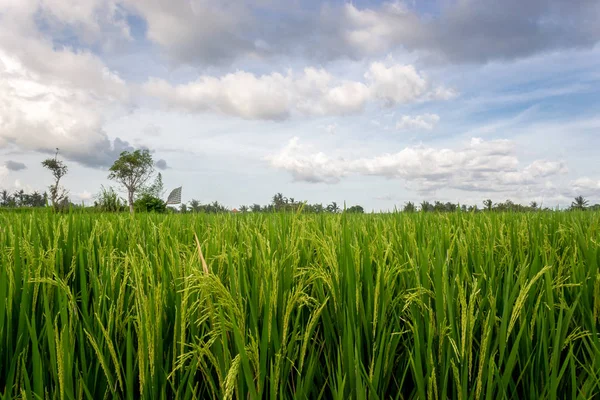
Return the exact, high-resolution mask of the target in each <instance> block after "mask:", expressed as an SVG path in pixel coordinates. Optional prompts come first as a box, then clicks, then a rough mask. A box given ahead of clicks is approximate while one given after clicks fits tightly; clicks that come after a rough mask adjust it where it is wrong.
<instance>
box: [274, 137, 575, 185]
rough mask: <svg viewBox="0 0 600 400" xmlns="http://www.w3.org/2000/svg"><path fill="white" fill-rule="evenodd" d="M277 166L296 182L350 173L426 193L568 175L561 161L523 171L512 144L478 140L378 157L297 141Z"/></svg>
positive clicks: (332, 178) (328, 180) (536, 163)
mask: <svg viewBox="0 0 600 400" xmlns="http://www.w3.org/2000/svg"><path fill="white" fill-rule="evenodd" d="M267 160H268V161H269V162H270V165H271V166H272V167H274V168H277V169H281V170H285V171H287V172H289V173H291V174H292V176H293V178H294V180H297V181H306V182H324V183H337V182H339V181H340V180H341V179H342V178H344V177H347V176H349V175H364V176H381V177H385V178H389V179H402V180H404V181H406V182H409V183H412V184H414V185H415V186H416V188H417V190H419V191H421V192H430V191H434V190H437V189H441V188H454V189H461V190H468V191H510V190H513V189H514V188H515V187H517V186H518V185H524V184H529V185H537V184H539V183H542V182H543V178H547V177H550V176H553V175H557V174H561V173H564V172H566V166H565V165H564V163H562V162H554V161H546V160H536V161H534V162H533V163H531V164H529V165H527V166H526V167H524V168H521V167H520V164H521V163H520V162H519V160H518V158H517V156H516V155H515V149H514V143H513V142H511V141H508V140H491V141H484V140H482V139H479V138H474V139H472V140H471V142H470V143H469V144H468V145H466V146H464V147H463V148H460V149H443V148H442V149H438V148H432V147H424V146H416V147H407V148H405V149H403V150H401V151H399V152H397V153H388V154H383V155H379V156H374V157H364V158H351V159H348V158H344V157H332V156H328V155H326V154H325V153H323V152H314V151H311V150H310V148H308V147H306V146H303V145H301V144H300V142H299V139H298V138H293V139H292V140H291V141H290V142H289V143H288V145H287V146H285V147H284V148H283V149H281V151H280V152H278V153H276V154H273V155H271V156H269V157H268V158H267Z"/></svg>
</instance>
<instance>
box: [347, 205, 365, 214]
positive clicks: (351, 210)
mask: <svg viewBox="0 0 600 400" xmlns="http://www.w3.org/2000/svg"><path fill="white" fill-rule="evenodd" d="M346 212H347V213H350V214H364V212H365V209H364V208H362V206H359V205H356V206H352V207H350V208H348V209H347V210H346Z"/></svg>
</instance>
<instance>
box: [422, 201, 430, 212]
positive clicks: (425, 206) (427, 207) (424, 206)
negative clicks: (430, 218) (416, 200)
mask: <svg viewBox="0 0 600 400" xmlns="http://www.w3.org/2000/svg"><path fill="white" fill-rule="evenodd" d="M421 211H422V212H429V211H433V206H432V205H431V203H430V202H428V201H423V202H421Z"/></svg>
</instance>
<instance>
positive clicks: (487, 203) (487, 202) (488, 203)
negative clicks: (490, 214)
mask: <svg viewBox="0 0 600 400" xmlns="http://www.w3.org/2000/svg"><path fill="white" fill-rule="evenodd" d="M493 204H494V203H492V200H490V199H487V200H484V201H483V205H484V207H485V208H486V209H487V210H488V211H492V205H493Z"/></svg>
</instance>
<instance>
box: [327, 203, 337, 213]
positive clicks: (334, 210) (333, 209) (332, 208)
mask: <svg viewBox="0 0 600 400" xmlns="http://www.w3.org/2000/svg"><path fill="white" fill-rule="evenodd" d="M327 211H328V212H330V213H334V214H335V213H337V212H339V211H340V207H339V206H338V205H337V203H336V202H335V201H332V202H331V204H329V205H328V206H327Z"/></svg>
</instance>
